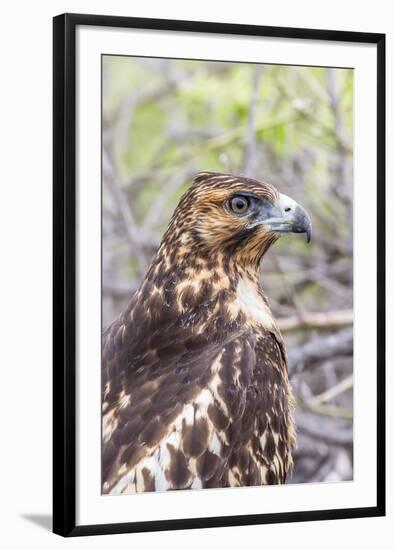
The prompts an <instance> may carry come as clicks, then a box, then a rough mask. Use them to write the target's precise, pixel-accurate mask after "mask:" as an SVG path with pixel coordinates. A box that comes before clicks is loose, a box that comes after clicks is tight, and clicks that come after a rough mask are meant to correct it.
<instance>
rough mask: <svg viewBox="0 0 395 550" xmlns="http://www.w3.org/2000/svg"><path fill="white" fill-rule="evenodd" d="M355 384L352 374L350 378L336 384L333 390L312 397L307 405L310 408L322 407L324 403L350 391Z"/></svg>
mask: <svg viewBox="0 0 395 550" xmlns="http://www.w3.org/2000/svg"><path fill="white" fill-rule="evenodd" d="M353 383H354V377H353V375H352V374H350V375H349V376H347V378H344V379H343V380H342V381H341V382H339V383H338V384H336V386H333V387H332V388H329V389H327V390H326V391H324V392H322V393H320V394H318V395H315V396H314V397H312V398H311V399H310V400H309V401H308V403H306V405H308V406H309V407H313V406H315V405H321V404H322V403H325V402H326V401H329V400H330V399H333V398H334V397H337V396H338V395H340V394H341V393H344V392H345V391H347V390H350V389H351V388H352V387H353Z"/></svg>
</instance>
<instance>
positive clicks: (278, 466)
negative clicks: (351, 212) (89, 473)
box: [102, 172, 311, 494]
mask: <svg viewBox="0 0 395 550" xmlns="http://www.w3.org/2000/svg"><path fill="white" fill-rule="evenodd" d="M289 232H292V233H306V234H307V240H308V241H309V240H310V237H311V222H310V219H309V216H308V214H307V213H306V211H305V210H304V209H303V208H302V206H300V205H299V204H297V203H296V202H295V201H294V200H293V199H291V198H290V197H288V196H286V195H283V194H281V193H279V192H278V191H277V189H276V188H275V187H273V186H272V185H270V184H268V183H262V182H259V181H256V180H254V179H250V178H247V177H236V176H232V175H228V174H219V173H211V172H204V173H200V174H198V175H197V176H196V177H195V178H194V181H193V183H192V185H191V186H190V188H189V189H188V190H187V191H186V193H185V194H184V195H183V197H182V198H181V200H180V202H179V204H178V206H177V208H176V210H175V211H174V214H173V216H172V218H171V221H170V224H169V226H168V228H167V230H166V232H165V234H164V236H163V239H162V241H161V244H160V246H159V249H158V251H157V253H156V255H155V256H154V258H153V260H152V263H151V265H150V267H149V270H148V273H147V275H146V277H145V279H144V280H143V282H142V284H141V286H140V288H139V290H138V291H136V292H135V294H134V295H133V296H132V298H131V301H130V303H129V305H128V306H127V307H126V309H125V310H124V311H123V312H122V313H121V314H120V316H119V317H118V318H117V319H116V320H115V321H114V322H113V323H112V324H111V325H110V326H109V327H108V328H107V329H106V330H105V331H104V333H103V345H102V377H103V378H102V388H103V395H102V405H103V411H102V412H103V429H102V492H103V493H104V494H132V493H139V492H143V491H166V490H173V489H202V488H209V487H234V486H251V485H267V484H282V483H285V480H286V476H287V473H288V472H289V471H290V469H291V467H292V448H293V446H294V443H295V428H294V422H293V418H292V409H293V398H292V392H291V388H290V384H289V381H288V371H287V359H286V351H285V348H284V343H283V339H282V337H281V334H280V332H279V330H278V328H277V327H276V322H275V320H274V318H273V315H272V313H271V310H270V308H269V305H268V301H267V299H266V296H265V295H264V293H263V291H262V289H261V287H260V284H259V269H260V262H261V259H262V257H263V256H264V254H265V252H266V251H267V250H268V248H269V247H270V246H271V245H272V244H273V243H274V242H275V241H276V240H277V239H278V238H279V237H280V236H281V235H283V234H284V233H289Z"/></svg>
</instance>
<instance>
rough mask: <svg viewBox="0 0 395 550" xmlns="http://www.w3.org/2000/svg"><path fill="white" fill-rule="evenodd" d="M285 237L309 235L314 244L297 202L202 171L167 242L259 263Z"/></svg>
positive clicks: (264, 187)
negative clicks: (270, 247) (272, 245)
mask: <svg viewBox="0 0 395 550" xmlns="http://www.w3.org/2000/svg"><path fill="white" fill-rule="evenodd" d="M285 233H305V234H306V236H307V241H308V242H309V241H310V238H311V233H312V226H311V221H310V218H309V216H308V214H307V212H306V211H305V210H304V208H303V207H302V206H300V205H299V204H298V203H297V202H295V201H294V200H293V199H291V198H290V197H288V196H286V195H283V194H281V193H279V192H278V191H277V189H276V188H275V187H273V185H270V184H268V183H262V182H259V181H256V180H254V179H250V178H246V177H241V176H232V175H229V174H220V173H214V172H202V173H200V174H198V175H197V176H196V177H195V179H194V181H193V184H192V186H191V187H190V188H189V189H188V191H187V192H186V193H185V195H184V196H183V197H182V199H181V201H180V203H179V205H178V207H177V209H176V210H175V212H174V215H173V218H172V221H171V223H170V226H169V229H168V232H167V239H169V240H171V241H173V244H174V240H176V241H178V243H179V245H180V246H182V245H185V246H188V247H193V248H195V247H197V248H198V249H199V251H206V252H207V253H208V254H218V253H223V254H224V255H227V256H237V260H238V262H241V263H255V264H256V263H259V261H260V260H261V258H262V256H263V254H264V253H265V252H266V251H267V249H268V248H269V246H270V245H271V244H272V243H273V242H275V241H276V240H277V239H278V238H279V237H280V236H281V235H283V234H285Z"/></svg>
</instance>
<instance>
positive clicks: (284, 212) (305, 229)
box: [253, 194, 312, 243]
mask: <svg viewBox="0 0 395 550" xmlns="http://www.w3.org/2000/svg"><path fill="white" fill-rule="evenodd" d="M253 225H266V226H267V227H268V228H269V229H270V230H271V231H274V232H276V233H306V240H307V242H308V243H309V242H310V240H311V235H312V225H311V220H310V217H309V215H308V213H307V212H306V210H305V209H304V208H303V206H301V205H300V204H298V203H297V202H296V201H294V200H293V199H291V197H288V196H287V195H283V194H280V196H279V200H278V201H277V202H276V204H274V205H270V207H269V208H268V207H267V206H265V208H264V209H263V211H262V212H261V215H260V216H259V220H257V222H255V223H254V224H253Z"/></svg>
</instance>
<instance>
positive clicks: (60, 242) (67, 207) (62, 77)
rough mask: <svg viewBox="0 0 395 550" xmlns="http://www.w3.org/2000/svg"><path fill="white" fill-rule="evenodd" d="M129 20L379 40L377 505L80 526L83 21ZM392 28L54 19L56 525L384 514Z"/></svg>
mask: <svg viewBox="0 0 395 550" xmlns="http://www.w3.org/2000/svg"><path fill="white" fill-rule="evenodd" d="M78 25H92V26H105V27H118V28H120V27H123V28H135V29H151V30H166V31H186V32H204V33H218V34H230V35H245V36H262V37H281V38H294V39H298V38H303V39H312V40H329V41H337V42H357V43H370V44H376V45H377V208H378V217H377V281H378V287H377V304H378V308H377V343H378V346H377V350H378V351H377V505H376V506H373V507H366V508H346V509H330V510H319V511H304V512H287V513H273V514H254V515H235V516H231V517H229V516H225V517H221V516H219V517H201V518H190V519H175V520H166V521H164V520H161V521H144V522H135V523H134V522H130V523H117V524H101V525H76V458H75V456H76V390H75V383H76V362H75V361H76V336H75V334H76V206H77V205H76V151H75V148H76V28H77V26H78ZM384 213H385V35H384V34H376V33H363V32H348V31H347V32H346V31H335V30H318V29H301V28H283V27H267V26H256V25H238V24H225V23H208V22H196V21H180V20H162V19H145V18H133V17H114V16H102V15H83V14H63V15H59V16H57V17H55V18H54V19H53V395H54V400H53V531H54V532H55V533H57V534H59V535H62V536H81V535H98V534H112V533H132V532H142V531H159V530H174V529H194V528H204V527H224V526H236V525H253V524H266V523H278V522H298V521H314V520H326V519H345V518H357V517H368V516H383V515H385V401H384V396H385V217H384Z"/></svg>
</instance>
